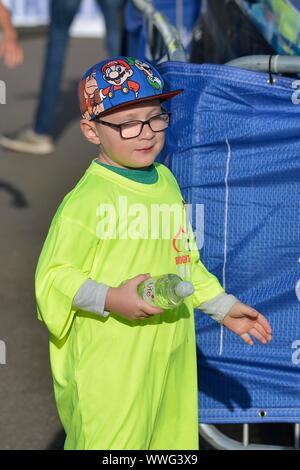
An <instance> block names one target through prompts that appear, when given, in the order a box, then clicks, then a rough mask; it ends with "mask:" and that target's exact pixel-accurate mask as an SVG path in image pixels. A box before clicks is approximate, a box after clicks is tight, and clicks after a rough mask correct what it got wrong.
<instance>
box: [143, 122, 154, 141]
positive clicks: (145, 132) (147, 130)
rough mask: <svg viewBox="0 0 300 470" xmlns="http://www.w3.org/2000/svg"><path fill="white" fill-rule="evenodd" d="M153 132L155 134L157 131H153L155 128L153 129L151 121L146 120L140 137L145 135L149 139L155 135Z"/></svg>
mask: <svg viewBox="0 0 300 470" xmlns="http://www.w3.org/2000/svg"><path fill="white" fill-rule="evenodd" d="M153 134H155V132H153V130H152V129H151V127H150V124H149V122H145V123H144V125H143V129H142V132H141V134H140V137H145V138H146V139H149V138H151V137H153Z"/></svg>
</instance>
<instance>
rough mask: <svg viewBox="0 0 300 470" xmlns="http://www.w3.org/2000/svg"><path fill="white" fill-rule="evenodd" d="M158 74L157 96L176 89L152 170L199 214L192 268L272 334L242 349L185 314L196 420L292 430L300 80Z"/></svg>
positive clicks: (297, 383) (296, 369) (298, 379)
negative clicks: (260, 318) (192, 337)
mask: <svg viewBox="0 0 300 470" xmlns="http://www.w3.org/2000/svg"><path fill="white" fill-rule="evenodd" d="M160 71H161V73H162V75H163V77H164V79H165V81H166V84H167V87H171V88H184V89H185V92H184V93H182V94H181V95H178V97H176V98H174V99H173V100H171V102H170V103H166V104H165V106H166V107H168V109H169V110H171V111H172V113H173V115H172V120H173V124H172V127H171V128H170V130H169V132H168V135H167V143H166V151H165V152H164V153H163V154H162V155H161V156H160V161H163V162H165V163H166V164H167V165H168V166H169V167H170V168H171V169H172V171H173V172H174V174H175V176H176V178H177V180H178V181H179V184H180V186H181V189H182V191H183V195H184V197H185V199H186V200H187V201H188V202H189V203H191V204H192V205H193V211H194V210H195V204H200V203H202V204H204V207H205V210H204V213H205V215H204V220H205V223H204V245H203V248H202V249H201V258H202V260H203V261H204V263H205V264H206V266H207V267H208V269H209V270H210V271H212V272H213V273H214V274H215V275H217V276H218V278H219V279H220V281H221V282H222V284H223V285H224V286H225V288H226V290H227V292H230V293H233V294H234V295H236V296H237V297H238V298H239V299H240V300H241V301H243V302H245V303H247V304H249V305H252V306H253V307H255V308H257V309H258V310H259V311H261V312H262V313H263V314H264V315H265V316H266V317H267V318H268V319H269V321H270V323H271V324H272V327H273V333H274V335H273V340H272V342H271V343H270V344H269V345H267V346H263V345H261V344H259V343H258V342H256V343H255V345H254V346H253V347H252V348H250V347H249V346H247V345H245V344H244V343H243V342H242V341H241V339H240V338H239V337H237V336H235V335H234V334H232V333H231V332H230V331H228V330H226V329H223V327H221V326H219V325H218V324H217V323H215V322H214V321H213V320H211V319H210V318H208V317H207V316H206V315H203V314H201V313H200V312H199V311H198V310H196V311H195V317H196V330H197V346H198V370H199V405H200V406H199V420H200V422H202V423H226V422H228V423H242V422H247V423H251V422H299V420H300V393H299V390H300V305H299V302H300V281H299V279H300V263H299V261H300V232H299V227H300V185H299V177H300V158H299V155H300V132H299V129H300V125H299V122H300V119H299V118H300V107H299V101H300V100H299V96H298V95H299V92H298V88H299V81H296V82H293V81H292V80H291V79H289V78H283V77H277V80H276V83H275V84H274V85H270V84H268V75H267V74H265V73H257V72H249V71H246V70H242V69H236V68H233V67H228V66H222V65H197V64H188V63H180V62H167V63H165V64H162V65H161V66H160ZM192 221H193V222H194V220H192ZM194 229H195V226H194Z"/></svg>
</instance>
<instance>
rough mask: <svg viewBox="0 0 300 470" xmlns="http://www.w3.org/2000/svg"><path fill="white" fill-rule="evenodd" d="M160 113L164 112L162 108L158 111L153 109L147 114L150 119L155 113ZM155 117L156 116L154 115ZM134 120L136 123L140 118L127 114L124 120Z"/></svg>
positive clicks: (133, 114)
mask: <svg viewBox="0 0 300 470" xmlns="http://www.w3.org/2000/svg"><path fill="white" fill-rule="evenodd" d="M160 112H162V108H160V109H159V110H158V109H152V111H150V112H149V113H148V114H147V117H149V116H150V115H151V114H154V113H157V114H159V113H160ZM154 115H155V114H154ZM131 118H133V119H134V120H135V121H139V119H138V117H137V116H136V114H135V113H129V114H127V116H125V117H124V118H123V119H124V120H125V119H131Z"/></svg>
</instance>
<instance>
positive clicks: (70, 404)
mask: <svg viewBox="0 0 300 470" xmlns="http://www.w3.org/2000/svg"><path fill="white" fill-rule="evenodd" d="M155 167H156V170H157V172H158V180H157V181H156V183H153V184H142V183H139V182H136V181H133V180H129V179H128V178H126V177H124V176H122V175H120V174H117V173H115V172H112V171H111V170H109V169H108V168H105V167H104V166H102V165H98V164H97V163H96V161H93V162H92V163H91V165H90V167H89V168H88V169H87V171H86V173H85V174H84V176H83V177H82V178H81V180H80V181H79V182H78V184H77V185H76V186H75V188H74V189H73V190H72V191H71V192H70V193H69V194H67V196H66V197H65V198H64V200H63V202H62V203H61V205H60V206H59V208H58V210H57V212H56V214H55V217H54V218H53V221H52V223H51V227H50V229H49V233H48V236H47V239H46V241H45V244H44V247H43V250H42V252H41V255H40V258H39V262H38V266H37V270H36V298H37V308H38V317H39V319H40V320H42V321H44V322H45V323H46V325H47V327H48V329H49V331H50V360H51V369H52V374H53V380H54V391H55V398H56V402H57V407H58V412H59V415H60V418H61V421H62V423H63V426H64V428H65V431H66V434H67V439H66V442H65V448H66V449H106V450H108V449H111V450H112V449H122V450H123V449H131V450H135V449H143V450H145V449H156V450H158V449H174V450H175V449H181V450H182V449H197V448H198V412H197V365H196V342H195V328H194V312H193V309H194V307H197V306H198V305H199V304H200V303H202V302H205V301H207V300H210V299H212V298H214V297H215V296H217V295H218V294H220V293H221V292H223V288H222V287H221V286H220V284H219V282H218V280H217V279H216V278H215V276H213V275H212V274H210V273H209V272H208V271H207V270H206V269H205V267H204V266H203V264H202V263H201V261H200V260H199V254H198V249H197V247H196V244H195V240H194V237H193V233H192V231H191V230H190V233H189V242H187V234H186V232H187V227H186V226H185V211H184V205H183V198H182V195H181V192H180V189H179V187H178V184H177V182H176V179H175V177H174V175H173V174H172V173H171V172H170V170H169V169H168V168H167V167H165V166H164V165H162V164H159V163H155ZM168 208H172V209H173V210H168ZM179 213H180V214H181V217H178V214H179ZM166 227H168V228H169V230H166ZM147 272H149V273H150V274H151V275H153V276H156V275H160V274H166V273H175V274H179V275H180V276H181V277H183V278H184V279H185V280H190V281H191V282H193V284H194V287H195V293H194V294H193V295H192V296H190V297H188V298H186V299H185V302H184V303H183V304H182V305H181V306H180V307H178V308H176V309H174V310H164V313H163V314H162V315H156V316H153V317H150V318H149V319H143V320H137V321H129V320H128V321H127V320H125V319H123V318H122V317H120V316H119V315H118V314H117V312H111V313H110V315H109V316H108V317H107V318H103V317H100V316H98V315H96V314H92V313H89V312H84V311H76V310H75V309H74V308H73V307H72V301H73V298H74V296H75V294H76V293H77V291H78V289H79V288H80V287H81V285H82V284H83V283H84V282H85V281H86V280H87V279H88V278H90V279H94V280H95V281H97V282H103V283H105V284H108V285H110V286H113V287H116V286H118V285H119V284H120V283H121V282H123V281H124V280H126V279H129V278H132V277H134V276H137V275H138V274H142V273H147Z"/></svg>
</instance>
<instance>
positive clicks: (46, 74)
mask: <svg viewBox="0 0 300 470" xmlns="http://www.w3.org/2000/svg"><path fill="white" fill-rule="evenodd" d="M80 2H81V0H64V1H59V2H58V1H55V0H52V2H51V6H50V14H51V20H50V26H49V33H48V44H47V51H46V55H45V61H44V70H43V77H42V82H41V86H40V96H39V102H38V108H37V113H36V118H35V123H34V130H35V132H37V133H38V134H47V135H52V134H53V128H54V118H55V108H56V104H57V99H58V95H59V90H60V85H61V79H62V74H63V69H64V61H65V53H66V49H67V45H68V39H69V29H70V26H71V23H72V21H73V19H74V16H75V14H76V12H77V11H78V8H79V6H80Z"/></svg>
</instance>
